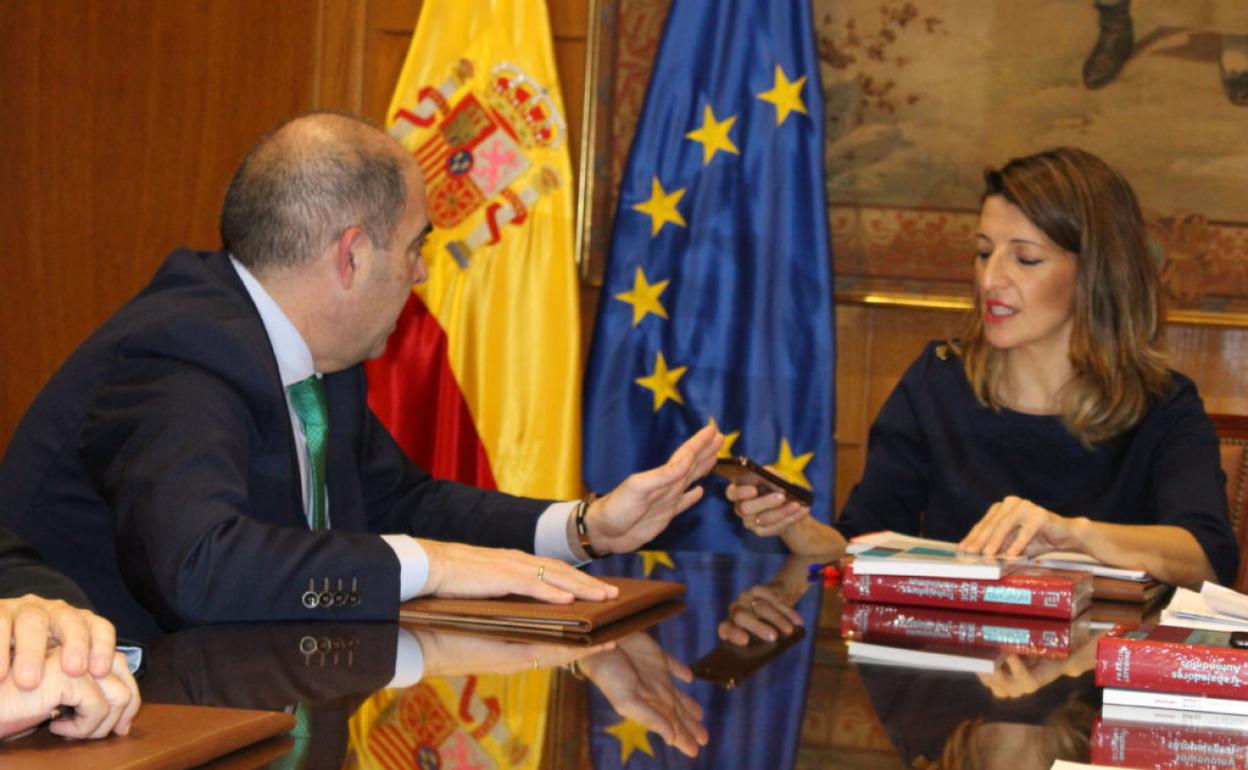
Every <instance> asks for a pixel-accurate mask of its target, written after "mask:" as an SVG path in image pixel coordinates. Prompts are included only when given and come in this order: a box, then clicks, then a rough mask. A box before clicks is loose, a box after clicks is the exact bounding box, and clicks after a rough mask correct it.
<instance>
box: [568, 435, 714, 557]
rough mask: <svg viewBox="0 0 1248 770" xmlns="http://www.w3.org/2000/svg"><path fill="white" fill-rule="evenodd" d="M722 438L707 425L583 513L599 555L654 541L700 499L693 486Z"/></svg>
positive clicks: (699, 491)
mask: <svg viewBox="0 0 1248 770" xmlns="http://www.w3.org/2000/svg"><path fill="white" fill-rule="evenodd" d="M723 443H724V437H723V434H721V433H720V432H719V431H718V430H716V429H715V428H714V427H713V426H710V425H708V426H706V427H705V428H703V429H702V430H700V431H698V432H697V433H695V434H694V435H693V436H692V437H691V438H690V439H689V440H688V441H686V442H685V443H683V444H681V445H680V447H679V448H677V449H676V451H675V452H673V453H672V456H671V457H670V458H668V461H667V462H666V463H664V464H663V465H660V466H659V467H657V468H652V469H650V470H648V471H641V472H640V473H634V474H633V475H631V476H629V477H628V478H626V479H624V481H623V482H621V483H620V485H619V486H618V487H616V488H615V489H613V490H611V492H610V494H608V495H606V496H604V497H600V498H598V499H597V500H595V501H594V502H593V503H592V504H591V505H590V506H589V510H588V511H587V512H586V514H585V519H586V523H587V525H588V529H589V540H590V543H591V544H592V545H593V547H594V550H595V551H597V552H598V553H600V554H608V553H627V552H630V551H634V550H636V549H637V548H640V547H641V546H643V545H645V544H646V543H648V542H650V541H651V540H653V539H654V538H655V536H657V535H658V534H659V533H660V532H662V531H663V530H664V529H666V528H667V525H668V524H669V523H670V522H671V521H672V519H674V518H676V516H677V515H678V514H680V513H682V512H684V511H685V510H687V509H688V508H689V506H691V505H693V504H694V503H696V502H697V501H698V500H700V499H701V498H702V488H701V487H693V488H690V485H691V484H693V483H694V482H695V481H697V480H698V479H700V478H702V477H703V476H705V475H706V474H707V473H709V472H710V470H711V468H712V467H714V465H715V456H716V453H718V452H719V448H720V447H721V446H723Z"/></svg>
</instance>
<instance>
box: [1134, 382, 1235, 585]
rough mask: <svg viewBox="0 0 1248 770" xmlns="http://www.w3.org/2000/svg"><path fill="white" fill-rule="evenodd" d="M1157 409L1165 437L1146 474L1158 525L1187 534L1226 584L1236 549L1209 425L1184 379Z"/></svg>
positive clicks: (1222, 475) (1214, 436) (1193, 390)
mask: <svg viewBox="0 0 1248 770" xmlns="http://www.w3.org/2000/svg"><path fill="white" fill-rule="evenodd" d="M1161 408H1162V409H1164V410H1165V417H1166V420H1165V430H1166V434H1165V437H1164V439H1163V440H1162V441H1160V442H1158V449H1157V451H1156V452H1155V453H1154V456H1153V458H1152V461H1151V467H1150V468H1149V474H1148V475H1149V478H1150V479H1151V484H1152V495H1151V497H1152V499H1153V500H1154V501H1155V505H1156V511H1157V523H1158V524H1166V525H1171V526H1177V527H1182V528H1184V529H1186V530H1187V531H1189V532H1191V533H1192V536H1193V537H1195V538H1196V541H1197V542H1198V543H1200V547H1201V548H1202V549H1204V552H1205V556H1206V558H1208V559H1209V564H1210V565H1211V566H1212V567H1213V570H1214V572H1215V573H1216V574H1217V576H1218V581H1219V582H1220V583H1222V584H1224V585H1230V584H1231V583H1233V582H1234V580H1235V573H1236V570H1237V568H1238V566H1239V546H1238V544H1237V543H1236V541H1235V532H1234V530H1233V529H1232V528H1231V522H1230V518H1229V517H1228V514H1227V504H1226V473H1225V472H1223V470H1222V463H1221V459H1220V455H1219V449H1218V437H1217V434H1216V433H1215V432H1214V430H1213V423H1212V422H1211V421H1210V420H1209V415H1207V414H1206V413H1205V409H1204V405H1203V404H1202V403H1201V400H1200V396H1199V395H1198V394H1197V393H1196V387H1195V385H1193V384H1192V383H1191V382H1190V381H1187V380H1186V378H1184V380H1183V381H1182V382H1181V384H1180V387H1179V389H1178V391H1177V392H1176V393H1175V394H1174V395H1173V396H1171V397H1170V399H1168V400H1167V401H1166V403H1165V404H1164V406H1162V407H1161Z"/></svg>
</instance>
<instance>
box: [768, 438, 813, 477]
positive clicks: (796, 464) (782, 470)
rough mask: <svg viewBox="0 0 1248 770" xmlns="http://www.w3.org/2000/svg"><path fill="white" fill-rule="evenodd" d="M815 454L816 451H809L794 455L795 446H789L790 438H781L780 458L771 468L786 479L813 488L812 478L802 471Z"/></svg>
mask: <svg viewBox="0 0 1248 770" xmlns="http://www.w3.org/2000/svg"><path fill="white" fill-rule="evenodd" d="M814 456H815V453H814V452H807V453H806V454H804V455H798V456H796V457H794V456H793V448H792V447H790V446H789V440H788V439H787V438H781V439H780V458H779V459H778V460H776V461H775V463H773V464H772V465H771V469H772V470H773V471H775V472H776V473H777V474H778V475H779V476H780V478H782V479H784V480H785V481H791V482H793V483H794V484H798V485H800V486H803V487H806V488H807V489H811V488H812V487H811V486H810V480H809V479H807V478H806V474H805V473H802V470H803V469H805V467H806V464H807V463H809V462H810V458H812V457H814Z"/></svg>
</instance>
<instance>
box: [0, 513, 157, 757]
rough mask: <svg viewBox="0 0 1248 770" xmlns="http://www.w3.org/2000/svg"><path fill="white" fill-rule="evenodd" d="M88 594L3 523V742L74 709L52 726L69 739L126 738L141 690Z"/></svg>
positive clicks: (0, 619) (0, 719)
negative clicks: (92, 608) (55, 713)
mask: <svg viewBox="0 0 1248 770" xmlns="http://www.w3.org/2000/svg"><path fill="white" fill-rule="evenodd" d="M89 607H90V604H89V603H88V602H87V599H86V597H85V596H83V594H82V591H80V590H78V587H77V586H76V585H74V584H73V583H72V582H70V580H69V579H68V578H66V577H65V576H64V575H61V574H59V573H58V572H56V571H55V570H53V569H50V568H49V567H48V566H47V565H46V564H44V563H43V562H42V561H41V560H40V559H39V555H38V554H37V553H35V551H34V549H33V548H31V547H30V546H29V545H27V544H26V543H24V542H22V540H21V539H20V538H18V537H17V536H16V535H14V534H13V533H12V532H9V531H8V530H7V529H4V528H2V527H0V650H3V652H2V653H0V739H4V738H9V737H11V736H12V735H14V734H15V733H20V732H22V731H24V730H28V729H30V728H32V727H34V726H36V725H38V724H40V723H41V722H43V721H45V720H47V719H49V717H50V716H51V715H52V712H53V709H54V708H57V707H61V706H72V707H73V713H72V714H67V715H65V716H61V717H59V718H56V719H54V720H53V721H52V723H51V724H50V725H49V729H50V730H52V731H53V732H55V733H57V734H59V735H63V736H65V737H69V738H103V737H105V736H106V735H109V734H110V733H113V732H115V733H117V734H118V735H125V734H126V733H128V732H130V723H131V721H132V720H133V719H134V715H135V712H136V711H137V710H138V707H139V691H138V687H137V686H136V685H135V683H134V677H132V676H131V675H130V671H129V669H128V668H126V664H125V658H124V656H121V655H120V654H115V653H114V644H115V641H116V639H115V636H114V633H113V626H112V624H111V623H109V622H108V621H107V620H105V619H103V618H101V617H100V616H99V615H96V614H95V613H93V612H91V611H90V609H87V608H89Z"/></svg>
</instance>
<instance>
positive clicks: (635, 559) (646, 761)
mask: <svg viewBox="0 0 1248 770" xmlns="http://www.w3.org/2000/svg"><path fill="white" fill-rule="evenodd" d="M785 564H786V560H785V557H783V556H779V555H777V554H748V555H742V556H727V555H723V554H713V553H675V552H670V553H669V552H662V551H650V552H644V553H638V554H615V555H613V556H609V557H607V558H606V559H604V560H602V561H598V562H594V564H593V566H591V567H590V568H589V571H590V572H591V573H592V574H595V575H613V576H617V577H634V578H652V579H660V580H674V581H678V582H681V583H684V584H685V585H686V586H687V591H686V594H685V598H686V601H687V602H688V603H689V606H688V607H687V608H686V609H685V610H684V611H683V612H681V613H680V614H678V615H676V616H675V617H672V618H670V619H668V620H665V621H663V622H662V623H660V624H659V625H657V626H655V627H653V628H650V629H647V630H646V631H644V632H643V633H644V634H647V635H649V636H650V637H652V638H653V639H654V641H655V642H657V644H658V647H659V648H661V649H662V650H663V651H664V652H666V653H667V654H668V655H670V656H671V657H673V658H676V659H677V660H679V661H681V662H683V663H686V664H688V665H689V666H691V667H695V662H696V661H698V660H699V659H700V658H702V657H703V656H704V655H706V654H708V653H710V652H711V651H712V650H714V649H715V648H716V647H718V646H720V645H721V642H720V640H719V636H718V633H717V628H718V626H719V623H720V622H721V621H723V620H726V619H727V618H728V616H729V612H730V607H731V605H732V602H733V600H735V599H737V598H738V597H740V596H741V595H742V594H743V593H744V592H745V591H747V590H749V589H751V588H753V587H755V586H759V585H769V584H771V583H772V581H774V580H775V579H776V577H777V574H778V573H780V571H781V570H782V569H783V568H784V566H785ZM799 566H800V567H804V564H802V565H799ZM803 571H804V569H803ZM794 606H795V608H796V609H797V611H798V612H799V613H800V614H801V616H802V623H803V625H804V630H805V635H804V636H803V637H802V638H801V639H800V640H799V641H797V642H795V643H794V644H793V645H792V646H791V647H789V648H787V649H785V650H784V651H783V652H781V653H780V654H779V655H777V656H776V657H775V658H773V659H772V660H770V661H768V662H767V663H766V664H765V665H763V666H762V667H761V668H759V669H758V670H757V671H755V672H754V673H752V674H750V675H749V676H748V677H747V678H746V679H745V681H744V682H743V683H740V684H739V685H738V686H737V687H736V688H734V689H725V688H724V687H723V686H722V685H718V684H713V683H711V682H708V681H706V680H704V679H700V678H695V679H694V681H693V682H692V683H691V684H688V685H686V684H684V683H683V682H674V683H673V684H674V686H675V687H676V688H677V689H680V690H684V691H685V692H687V693H688V694H689V696H690V697H691V698H693V700H695V701H696V702H697V703H698V705H700V706H701V707H702V710H703V714H704V718H703V726H704V727H706V731H707V733H708V734H709V735H710V742H709V743H708V744H707V745H706V746H705V747H703V748H702V750H701V751H700V752H699V753H698V756H697V758H696V759H693V760H691V759H689V758H688V757H686V756H684V755H683V754H681V753H680V752H679V751H677V750H676V749H674V748H672V747H671V746H668V745H667V744H666V743H664V741H663V739H662V738H660V737H659V736H658V735H657V734H655V733H647V732H646V730H645V729H644V727H641V726H640V725H639V723H638V722H635V721H633V720H630V719H626V717H625V715H623V714H621V713H620V712H619V711H617V709H616V705H613V704H612V703H611V701H609V700H608V699H607V697H606V696H605V695H604V694H603V692H602V690H601V689H600V688H599V687H597V686H594V687H591V688H590V690H589V714H590V738H589V745H590V756H591V758H592V760H593V762H592V767H594V768H595V769H596V770H615V769H616V768H622V770H673V769H674V768H692V767H705V768H715V770H757V768H791V767H793V766H794V764H795V762H796V760H797V749H798V744H799V742H800V738H801V733H802V720H803V717H804V715H805V713H806V700H807V696H808V692H809V689H810V686H811V681H812V673H811V672H812V669H813V664H814V659H815V645H816V642H817V638H818V631H817V629H818V627H819V611H820V608H821V607H822V606H823V589H822V587H821V586H820V584H819V583H818V582H814V583H811V584H810V589H809V590H807V592H806V594H805V595H803V596H802V597H801V598H800V599H799V600H798V601H797V603H796V604H795V605H794ZM619 644H621V645H623V646H625V647H627V648H628V649H629V650H644V649H645V647H644V646H643V645H641V644H638V643H636V642H635V640H634V641H627V640H620V642H619ZM648 685H649V686H653V687H661V685H660V683H657V682H648Z"/></svg>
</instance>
